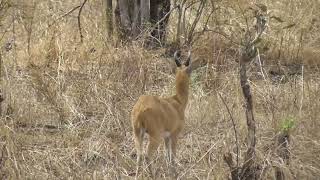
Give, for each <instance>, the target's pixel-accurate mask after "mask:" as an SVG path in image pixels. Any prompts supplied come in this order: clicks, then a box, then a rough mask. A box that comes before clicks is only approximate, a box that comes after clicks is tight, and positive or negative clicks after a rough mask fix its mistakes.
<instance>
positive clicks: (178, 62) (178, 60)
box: [174, 51, 181, 67]
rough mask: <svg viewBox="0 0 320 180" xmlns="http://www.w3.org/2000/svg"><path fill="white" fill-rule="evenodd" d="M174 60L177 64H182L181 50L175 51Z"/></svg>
mask: <svg viewBox="0 0 320 180" xmlns="http://www.w3.org/2000/svg"><path fill="white" fill-rule="evenodd" d="M174 61H175V62H176V65H177V66H178V67H180V66H181V62H180V51H176V52H175V53H174Z"/></svg>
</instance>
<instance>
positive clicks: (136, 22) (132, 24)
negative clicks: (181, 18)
mask: <svg viewBox="0 0 320 180" xmlns="http://www.w3.org/2000/svg"><path fill="white" fill-rule="evenodd" d="M169 12H170V0H117V5H116V8H115V12H114V13H115V21H116V23H117V31H118V32H119V33H118V34H119V36H120V38H121V39H135V38H137V37H138V36H139V34H140V33H141V32H144V31H145V30H147V29H146V28H153V30H152V31H151V36H152V39H157V40H156V41H157V42H159V41H160V42H161V43H162V42H164V41H165V34H166V31H165V29H166V26H167V24H168V20H169V14H168V13H169ZM148 25H151V26H148ZM145 32H147V33H148V31H145Z"/></svg>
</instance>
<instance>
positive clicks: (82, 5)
mask: <svg viewBox="0 0 320 180" xmlns="http://www.w3.org/2000/svg"><path fill="white" fill-rule="evenodd" d="M87 1H88V0H84V1H83V3H82V4H81V6H80V9H79V13H78V28H79V34H80V42H81V43H83V34H82V29H81V12H82V9H83V7H84V5H85V4H86V3H87Z"/></svg>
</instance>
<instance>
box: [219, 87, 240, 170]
mask: <svg viewBox="0 0 320 180" xmlns="http://www.w3.org/2000/svg"><path fill="white" fill-rule="evenodd" d="M218 94H219V97H220V99H221V101H222V102H223V104H224V105H225V107H226V109H227V111H228V114H229V116H230V119H231V122H232V126H233V131H234V137H235V140H236V145H237V167H236V168H238V167H239V141H238V132H237V128H236V123H235V121H234V118H233V116H232V113H231V111H230V109H229V107H228V105H227V103H226V101H225V100H224V99H223V97H222V95H221V93H220V92H218Z"/></svg>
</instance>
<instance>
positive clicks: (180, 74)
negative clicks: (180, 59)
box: [131, 65, 191, 176]
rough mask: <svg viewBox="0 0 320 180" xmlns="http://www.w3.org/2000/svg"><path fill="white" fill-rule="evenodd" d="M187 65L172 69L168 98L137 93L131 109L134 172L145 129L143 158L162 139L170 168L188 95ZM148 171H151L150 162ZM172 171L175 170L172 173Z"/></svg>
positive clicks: (149, 155) (149, 157)
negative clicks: (173, 91) (171, 89)
mask: <svg viewBox="0 0 320 180" xmlns="http://www.w3.org/2000/svg"><path fill="white" fill-rule="evenodd" d="M190 68H191V67H190V66H185V65H181V66H180V67H177V70H176V82H175V83H176V94H175V95H173V96H171V97H166V98H162V97H158V96H148V95H143V96H141V97H140V98H139V99H138V101H137V103H136V104H135V105H134V107H133V110H132V114H131V115H132V119H131V120H132V126H133V132H134V133H133V134H134V140H135V146H136V150H137V156H138V157H137V158H138V160H137V161H138V162H137V172H136V175H137V176H138V173H139V167H140V166H141V156H142V154H143V148H142V145H143V136H144V133H145V132H146V133H147V134H148V135H149V143H148V148H147V157H146V161H147V164H148V165H149V163H150V162H149V160H150V159H151V158H152V157H153V155H154V152H155V151H156V150H157V148H158V146H159V144H160V143H161V141H162V138H164V140H165V145H166V147H165V148H166V151H167V157H168V159H169V162H170V164H171V165H172V168H171V170H173V171H175V170H174V167H173V158H174V157H175V155H176V148H177V140H178V135H179V133H180V131H181V130H182V128H183V126H184V124H185V114H184V111H185V108H186V106H187V102H188V95H189V74H190V73H191V70H190ZM149 171H150V173H151V175H152V174H153V173H152V169H151V165H149ZM173 173H175V172H173Z"/></svg>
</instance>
